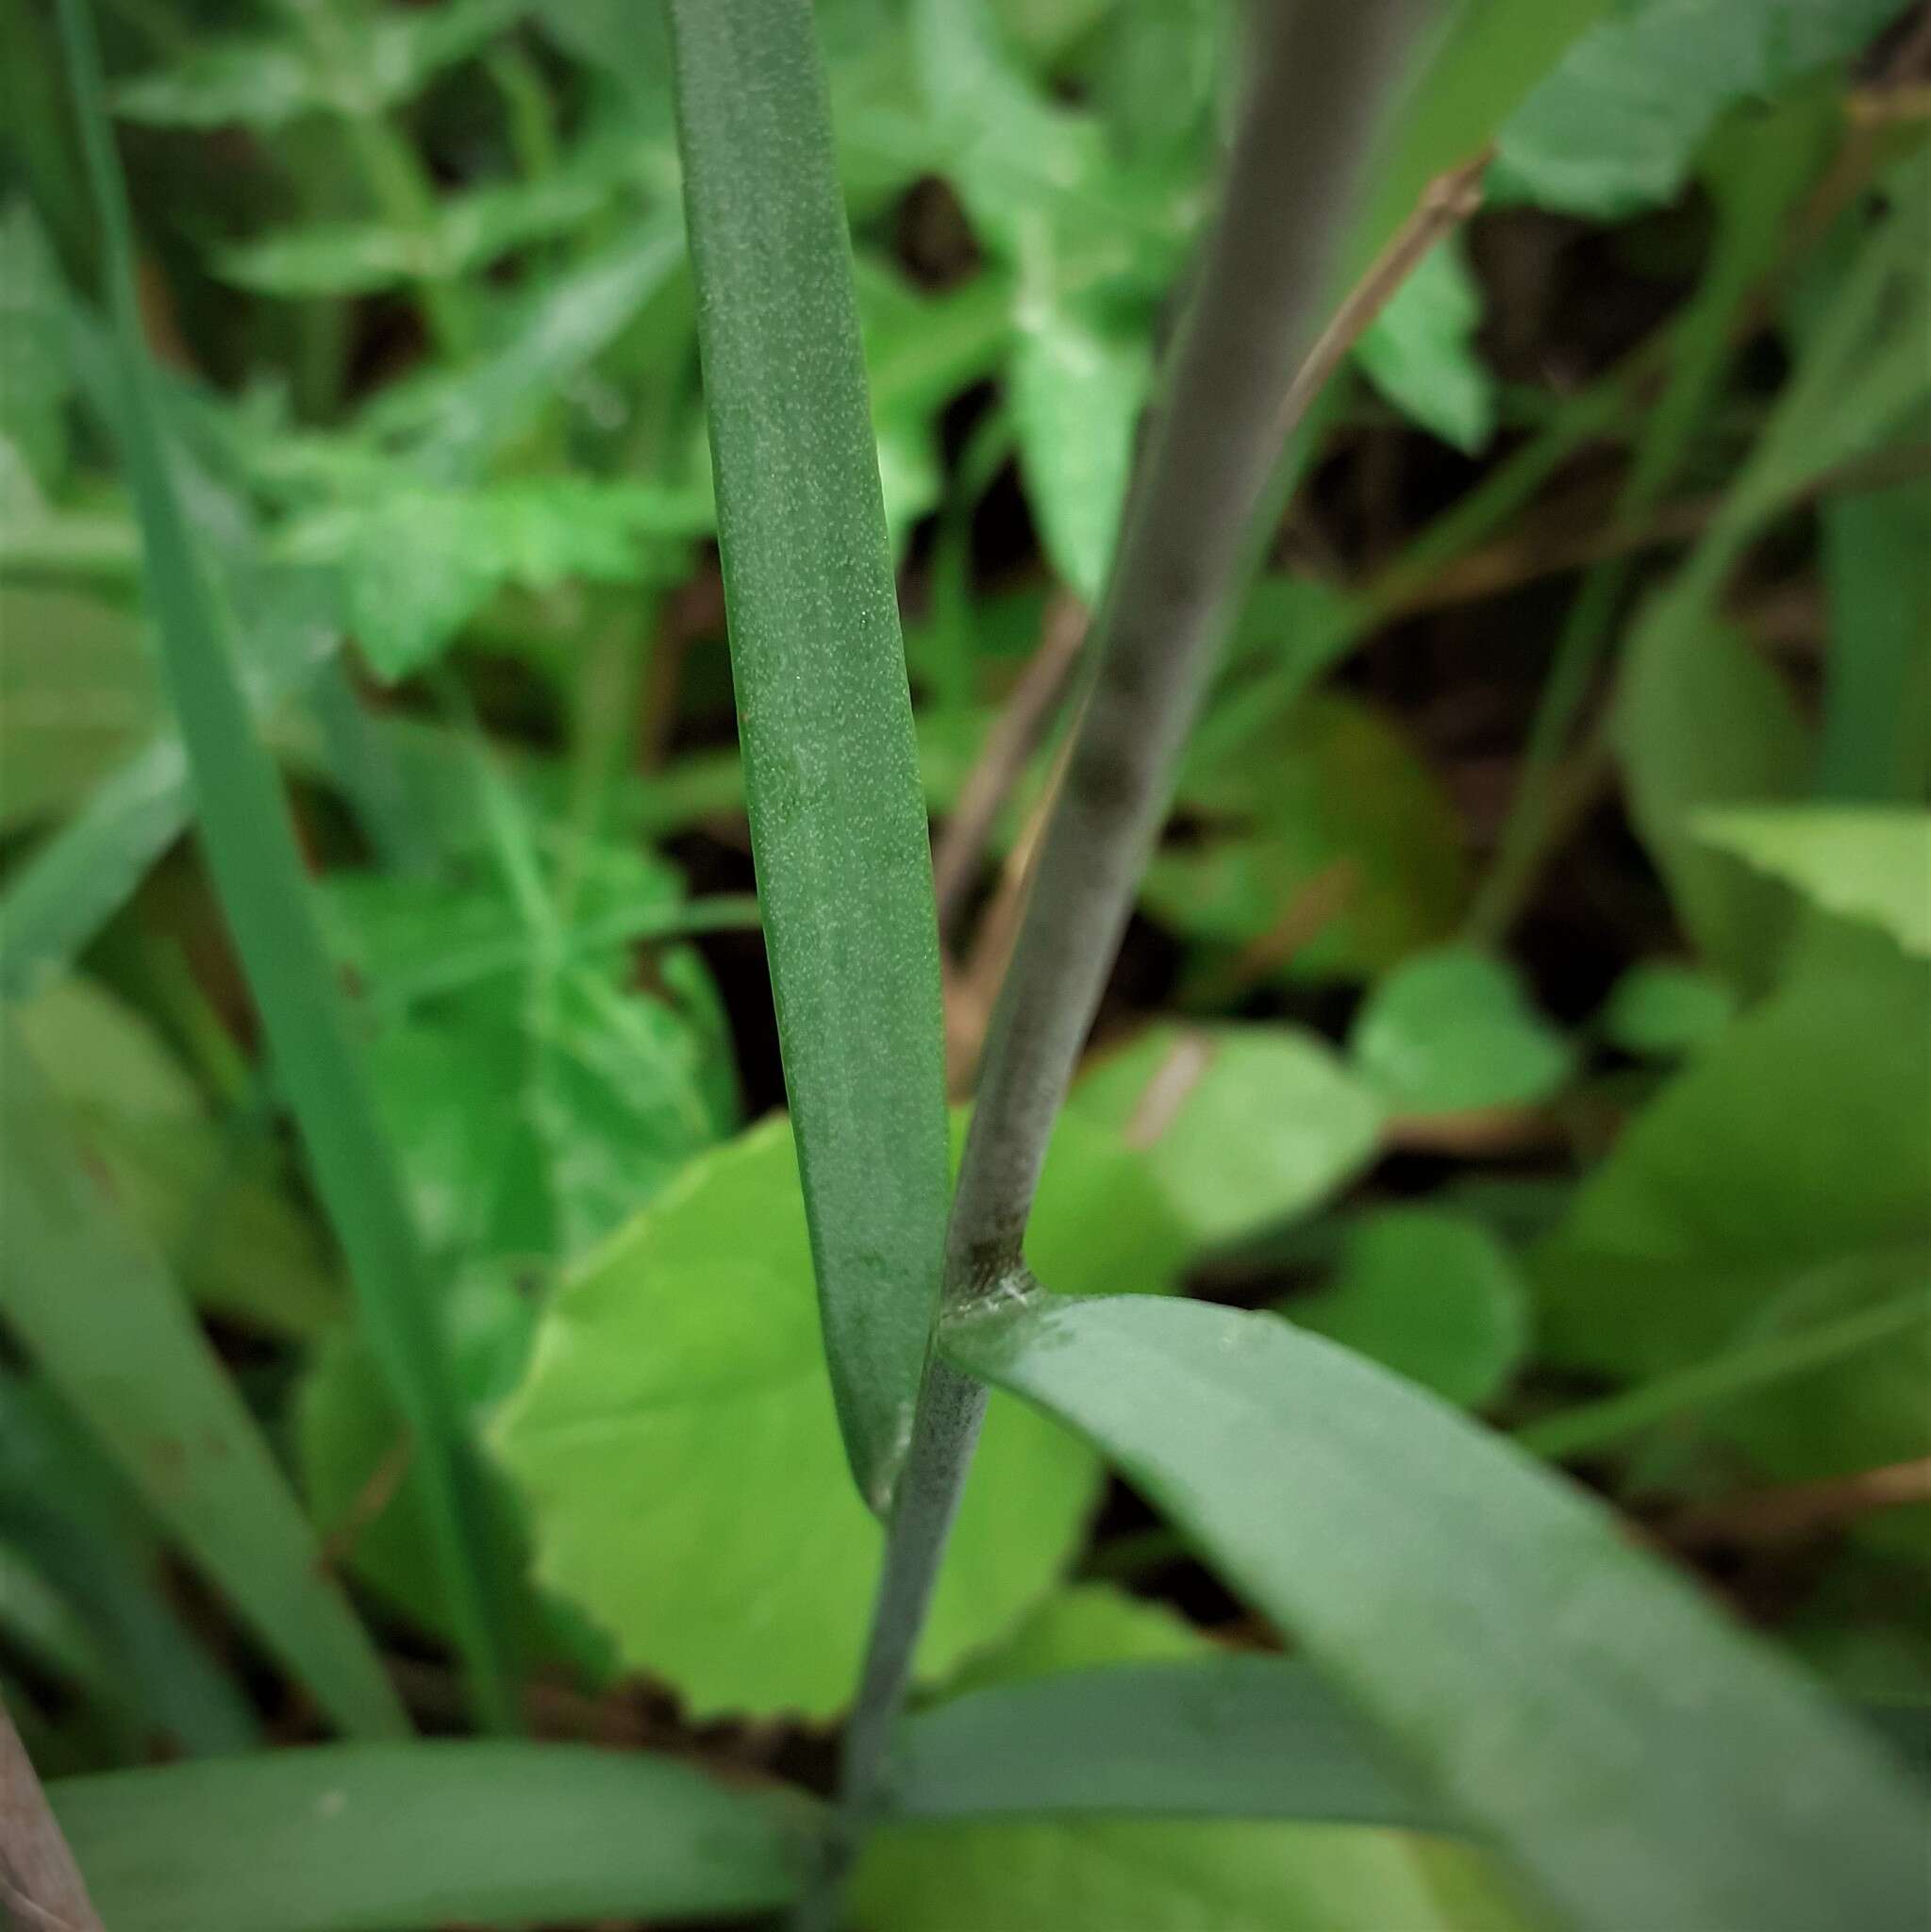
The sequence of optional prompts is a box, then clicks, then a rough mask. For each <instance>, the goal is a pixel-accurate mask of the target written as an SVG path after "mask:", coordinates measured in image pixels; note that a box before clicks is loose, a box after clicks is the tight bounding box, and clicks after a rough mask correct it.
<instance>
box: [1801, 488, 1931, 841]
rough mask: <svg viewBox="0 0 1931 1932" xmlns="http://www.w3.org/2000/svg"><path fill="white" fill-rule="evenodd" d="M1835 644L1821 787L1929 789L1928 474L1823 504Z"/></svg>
mask: <svg viewBox="0 0 1931 1932" xmlns="http://www.w3.org/2000/svg"><path fill="white" fill-rule="evenodd" d="M1820 517H1821V521H1822V525H1823V533H1822V534H1823V584H1824V590H1825V592H1826V594H1827V595H1828V597H1829V599H1830V649H1829V650H1828V652H1827V653H1826V654H1825V657H1824V664H1823V680H1824V695H1823V730H1822V733H1821V742H1820V744H1819V748H1818V782H1819V789H1820V790H1821V791H1823V793H1824V794H1825V795H1826V796H1829V797H1832V798H1842V799H1859V800H1862V799H1869V800H1871V801H1873V803H1877V802H1884V803H1889V802H1890V801H1892V800H1895V799H1903V798H1922V797H1923V795H1924V791H1925V788H1926V786H1927V784H1931V653H1926V651H1925V650H1924V648H1923V645H1924V639H1925V638H1926V637H1927V636H1931V575H1927V573H1926V572H1925V570H1924V569H1923V558H1924V557H1925V555H1926V554H1927V552H1931V490H1926V489H1925V487H1924V485H1923V480H1922V479H1914V480H1912V481H1911V482H1908V483H1902V484H1897V485H1895V486H1893V487H1892V488H1891V489H1889V490H1878V491H1865V492H1858V493H1857V494H1855V495H1846V496H1842V497H1834V498H1832V499H1831V500H1829V501H1828V502H1827V503H1825V504H1823V506H1821V508H1820Z"/></svg>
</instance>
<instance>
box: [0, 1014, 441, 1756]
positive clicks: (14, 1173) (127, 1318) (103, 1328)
mask: <svg viewBox="0 0 1931 1932" xmlns="http://www.w3.org/2000/svg"><path fill="white" fill-rule="evenodd" d="M0 1026H4V1031H0V1184H4V1188H5V1192H6V1197H7V1208H8V1224H7V1241H6V1243H5V1246H4V1249H0V1281H4V1282H5V1284H6V1314H7V1318H8V1324H10V1325H11V1326H12V1328H13V1329H14V1330H15V1332H16V1333H18V1334H19V1336H20V1337H21V1339H22V1340H23V1341H25V1343H26V1344H27V1346H28V1347H29V1348H30V1349H31V1350H32V1352H33V1354H34V1355H35V1357H37V1358H38V1360H39V1361H40V1363H41V1365H42V1369H43V1370H44V1371H45V1373H46V1374H47V1376H48V1378H49V1379H50V1380H51V1381H52V1382H53V1383H54V1384H55V1386H56V1387H57V1388H58V1390H59V1391H60V1392H61V1393H62V1394H63V1395H64V1396H65V1397H66V1398H67V1400H68V1402H69V1403H70V1404H71V1405H72V1406H73V1407H74V1408H75V1410H76V1411H77V1412H78V1413H79V1414H80V1415H81V1416H82V1417H83V1418H84V1419H85V1420H86V1422H87V1423H88V1424H89V1426H90V1427H91V1428H92V1430H93V1432H94V1434H95V1435H96V1437H97V1438H98V1439H99V1440H100V1441H101V1443H102V1444H103V1445H104V1446H105V1447H106V1448H107V1449H108V1451H109V1453H110V1454H111V1455H112V1456H113V1457H114V1458H115V1460H116V1461H117V1462H118V1463H119V1464H120V1465H121V1468H122V1470H123V1472H124V1473H125V1474H126V1475H127V1476H128V1477H129V1479H130V1480H131V1481H132V1482H133V1484H134V1486H135V1487H136V1488H137V1489H139V1490H140V1491H141V1493H142V1494H143V1495H144V1496H145V1497H146V1498H147V1500H148V1502H149V1504H150V1505H151V1506H152V1507H153V1508H154V1510H155V1512H156V1514H157V1515H158V1517H159V1518H160V1519H161V1521H162V1522H164V1523H166V1524H168V1525H169V1527H170V1528H171V1529H172V1530H173V1532H174V1533H175V1535H176V1536H178V1537H179V1538H180V1540H181V1541H182V1542H183V1543H184V1544H185V1545H186V1546H187V1547H188V1549H189V1550H191V1552H192V1553H193V1555H194V1557H195V1558H196V1559H197V1560H198V1561H199V1562H200V1563H201V1564H202V1565H203V1566H204V1567H205V1568H206V1569H207V1570H208V1574H210V1575H211V1576H212V1577H213V1578H214V1579H215V1581H216V1582H217V1583H219V1584H220V1585H221V1587H222V1589H223V1590H224V1591H226V1592H227V1594H228V1595H229V1596H231V1597H232V1598H233V1599H234V1601H235V1603H236V1604H237V1606H238V1607H240V1608H241V1611H242V1613H243V1614H244V1615H245V1616H246V1617H247V1618H248V1619H249V1621H250V1622H251V1623H252V1624H254V1625H255V1627H256V1630H257V1632H258V1635H259V1636H260V1638H261V1640H262V1641H263V1642H264V1643H266V1644H267V1645H268V1646H269V1648H270V1649H271V1650H274V1651H275V1652H276V1653H278V1654H279V1655H280V1656H281V1657H284V1658H285V1659H286V1660H287V1662H288V1664H289V1666H290V1668H291V1669H292V1670H293V1671H294V1672H295V1674H297V1675H298V1676H299V1677H300V1678H301V1679H302V1680H303V1681H304V1682H305V1683H306V1684H308V1686H309V1687H310V1688H311V1689H312V1690H313V1691H314V1692H315V1694H316V1695H317V1696H318V1697H319V1698H320V1699H321V1700H322V1702H323V1704H324V1706H325V1707H326V1708H327V1710H328V1711H329V1713H330V1714H331V1715H332V1716H333V1717H334V1718H335V1719H336V1721H337V1722H338V1723H339V1724H341V1725H342V1727H343V1728H344V1729H345V1730H349V1731H352V1732H358V1733H361V1734H363V1735H365V1736H374V1737H381V1736H386V1735H391V1734H393V1733H395V1732H398V1731H401V1730H403V1729H405V1728H406V1724H405V1720H404V1718H403V1713H402V1707H401V1706H400V1704H399V1703H398V1702H397V1700H396V1696H395V1692H394V1690H393V1689H392V1687H391V1684H390V1682H389V1679H388V1676H387V1675H386V1674H385V1673H384V1671H383V1668H382V1661H381V1659H380V1658H379V1657H377V1656H376V1654H375V1649H374V1648H373V1646H372V1645H371V1644H370V1642H369V1640H368V1638H367V1636H366V1635H365V1634H364V1632H363V1630H362V1628H361V1626H360V1624H358V1623H357V1621H356V1619H355V1615H354V1613H353V1612H352V1611H351V1610H350V1608H349V1607H348V1604H347V1602H346V1600H345V1599H344V1598H343V1597H342V1595H341V1591H340V1590H339V1589H338V1588H337V1587H336V1585H335V1583H334V1581H333V1579H332V1578H330V1577H329V1575H328V1574H327V1573H326V1571H325V1569H324V1568H323V1567H322V1561H321V1555H320V1552H319V1550H318V1548H317V1546H316V1542H315V1539H314V1537H313V1535H312V1534H311V1532H310V1530H309V1527H308V1522H307V1519H306V1518H305V1517H304V1516H303V1514H302V1511H301V1507H300V1506H299V1505H298V1504H297V1503H296V1501H295V1498H294V1496H293V1494H292V1493H291V1491H290V1490H289V1488H288V1485H287V1483H286V1482H285V1481H284V1480H283V1477H282V1475H281V1473H280V1471H279V1470H278V1469H276V1467H275V1462H274V1459H273V1458H272V1457H270V1455H269V1453H268V1450H267V1447H266V1446H265V1444H264V1443H263V1442H262V1441H261V1438H260V1436H259V1435H258V1433H257V1431H256V1428H255V1424H254V1422H253V1420H252V1419H251V1418H250V1416H249V1414H248V1411H247V1410H246V1409H245V1408H244V1407H242V1405H241V1399H240V1397H239V1396H237V1395H236V1393H235V1391H234V1388H233V1386H232V1385H231V1384H230V1383H229V1381H228V1380H227V1378H226V1376H225V1374H223V1373H222V1370H221V1366H220V1364H219V1363H218V1362H217V1361H216V1360H215V1359H214V1357H213V1355H212V1354H211V1353H210V1351H209V1349H208V1344H207V1343H206V1342H205V1341H203V1340H202V1338H201V1335H200V1333H199V1331H198V1330H197V1329H196V1327H195V1325H194V1322H193V1319H192V1317H191V1315H190V1314H189V1312H188V1309H187V1306H186V1304H185V1303H184V1302H183V1300H182V1299H181V1297H180V1295H179V1294H178V1293H177V1291H175V1286H174V1284H173V1283H172V1282H171V1281H169V1280H168V1278H167V1277H166V1275H165V1274H163V1273H162V1271H161V1268H160V1266H159V1264H158V1262H157V1261H156V1260H155V1258H154V1257H153V1256H152V1255H150V1254H149V1253H148V1252H147V1251H146V1250H145V1249H143V1248H142V1247H141V1245H140V1244H139V1243H138V1242H137V1241H135V1240H134V1238H133V1237H132V1236H131V1235H130V1234H129V1233H128V1232H127V1231H126V1230H125V1228H124V1226H123V1225H122V1224H121V1222H120V1220H119V1218H118V1217H117V1216H116V1214H115V1213H114V1211H113V1209H112V1208H111V1206H110V1205H109V1204H108V1202H107V1200H106V1199H105V1198H104V1197H103V1195H102V1193H101V1191H100V1190H99V1189H98V1187H96V1186H95V1184H94V1183H93V1181H92V1179H91V1178H90V1176H89V1174H88V1173H87V1171H86V1169H85V1168H84V1167H83V1165H82V1155H81V1153H80V1151H79V1150H78V1149H77V1148H76V1147H75V1145H74V1144H73V1143H72V1141H71V1140H70V1139H69V1137H68V1135H67V1132H66V1127H65V1124H64V1123H63V1122H62V1121H61V1119H60V1117H59V1111H58V1108H57V1106H56V1105H55V1103H54V1100H53V1098H52V1096H51V1095H50V1094H49V1093H48V1092H47V1091H46V1087H45V1084H44V1081H43V1079H42V1075H41V1074H40V1071H39V1069H38V1068H37V1067H36V1065H35V1064H34V1061H33V1058H32V1057H31V1056H30V1055H29V1054H28V1052H27V1051H26V1049H25V1044H24V1043H23V1042H22V1041H21V1039H20V1035H19V1032H18V1029H17V1028H16V1027H15V1026H14V1025H13V1024H12V1023H11V1021H4V1022H0Z"/></svg>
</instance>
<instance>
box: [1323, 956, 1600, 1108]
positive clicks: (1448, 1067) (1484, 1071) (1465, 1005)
mask: <svg viewBox="0 0 1931 1932" xmlns="http://www.w3.org/2000/svg"><path fill="white" fill-rule="evenodd" d="M1348 1046H1349V1051H1350V1052H1351V1054H1352V1055H1353V1057H1354V1059H1355V1063H1356V1065H1357V1067H1358V1068H1359V1069H1360V1072H1361V1074H1362V1075H1363V1076H1364V1077H1365V1078H1366V1079H1367V1080H1368V1081H1370V1082H1371V1083H1372V1084H1373V1087H1374V1088H1375V1089H1376V1091H1378V1092H1379V1093H1380V1094H1381V1096H1382V1098H1383V1100H1384V1101H1385V1102H1386V1103H1387V1104H1388V1106H1389V1107H1390V1108H1391V1109H1393V1110H1394V1111H1396V1112H1398V1113H1403V1114H1440V1113H1469V1112H1473V1111H1474V1110H1476V1109H1478V1108H1502V1107H1527V1106H1533V1105H1534V1104H1535V1103H1536V1102H1538V1101H1542V1100H1547V1099H1548V1098H1549V1097H1550V1096H1551V1095H1552V1094H1554V1093H1556V1091H1558V1090H1559V1089H1560V1088H1561V1086H1562V1084H1563V1082H1564V1081H1565V1080H1567V1079H1568V1077H1569V1075H1570V1073H1571V1071H1572V1070H1573V1066H1574V1063H1575V1055H1574V1052H1573V1049H1572V1048H1571V1046H1570V1044H1569V1042H1568V1041H1566V1040H1564V1039H1563V1038H1562V1036H1561V1035H1560V1034H1559V1033H1558V1032H1556V1029H1555V1027H1553V1026H1552V1025H1550V1024H1549V1023H1548V1022H1547V1021H1546V1020H1544V1019H1543V1018H1542V1016H1541V1015H1540V1013H1538V1012H1537V1011H1536V1009H1535V1008H1534V1006H1533V1005H1531V1004H1530V1001H1529V997H1528V993H1527V991H1526V990H1525V989H1524V987H1523V983H1522V979H1521V977H1520V975H1519V974H1517V973H1516V972H1515V970H1514V969H1513V968H1512V967H1510V966H1508V965H1507V964H1506V963H1505V962H1504V961H1502V960H1500V959H1494V958H1490V957H1489V956H1488V955H1487V954H1484V953H1478V952H1474V951H1473V950H1471V949H1470V948H1467V947H1463V946H1452V947H1447V948H1444V949H1443V950H1442V951H1440V952H1436V953H1424V954H1421V955H1419V956H1417V957H1416V958H1412V959H1409V960H1407V962H1406V963H1405V964H1403V965H1401V966H1398V967H1396V968H1395V970H1394V971H1393V972H1392V973H1390V974H1389V975H1388V977H1387V978H1386V979H1384V980H1382V981H1381V982H1380V984H1379V985H1377V986H1376V987H1375V988H1374V990H1373V991H1372V992H1371V993H1370V994H1369V995H1368V998H1367V1001H1366V1002H1365V1004H1364V1005H1363V1006H1362V1008H1361V1010H1360V1012H1359V1013H1358V1014H1357V1016H1356V1019H1355V1024H1354V1030H1353V1032H1352V1033H1351V1034H1350V1035H1349V1039H1348Z"/></svg>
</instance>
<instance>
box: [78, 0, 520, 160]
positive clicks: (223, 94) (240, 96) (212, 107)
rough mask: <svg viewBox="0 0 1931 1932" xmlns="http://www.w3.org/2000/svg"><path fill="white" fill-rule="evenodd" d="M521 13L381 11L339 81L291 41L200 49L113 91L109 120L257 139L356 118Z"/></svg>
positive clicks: (514, 3)
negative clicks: (325, 119)
mask: <svg viewBox="0 0 1931 1932" xmlns="http://www.w3.org/2000/svg"><path fill="white" fill-rule="evenodd" d="M528 10H529V0H445V4H443V5H441V6H438V7H408V8H406V7H382V8H377V9H376V10H375V17H374V19H373V20H371V21H370V22H369V23H368V24H367V25H366V26H363V27H361V28H359V30H358V36H357V43H356V49H355V52H356V57H357V58H356V59H355V61H354V63H353V65H352V66H350V67H347V68H345V69H344V70H342V71H336V70H334V69H331V68H329V67H327V66H325V65H324V64H323V63H322V61H320V60H319V59H318V58H316V56H315V54H314V53H313V51H312V50H311V48H310V47H309V46H308V44H307V43H306V42H304V41H302V40H301V39H298V38H296V37H295V36H294V35H293V34H292V33H291V34H290V35H288V36H286V37H284V36H282V35H275V34H262V35H254V36H243V35H235V36H233V37H232V38H229V39H225V40H206V41H202V42H199V43H198V44H197V45H195V46H194V47H193V48H192V50H191V52H189V53H188V54H186V55H184V56H183V57H182V58H181V59H180V60H178V61H177V62H175V64H174V65H173V66H170V67H163V68H158V69H156V70H154V71H153V72H152V73H148V74H143V75H137V76H136V77H135V78H134V79H132V80H129V81H126V82H125V83H123V84H122V85H121V86H120V87H119V88H117V89H116V90H115V92H114V111H115V112H116V113H117V114H120V115H121V116H123V117H124V118H125V119H126V120H129V121H141V122H146V123H148V124H150V125H154V126H158V127H222V126H225V125H229V124H231V123H233V124H239V125H242V126H246V127H253V128H257V129H259V130H262V131H269V130H273V129H275V128H277V127H282V126H286V125H288V123H290V122H291V121H293V120H296V119H298V118H299V117H300V116H302V115H304V114H329V115H337V116H342V117H345V118H348V119H351V120H354V119H358V118H363V117H366V116H369V115H373V114H377V113H380V112H381V111H382V110H383V109H384V108H391V107H394V106H396V105H397V104H398V103H400V102H403V101H407V100H408V99H409V98H410V97H411V96H412V95H413V94H415V93H416V92H419V91H420V90H421V89H422V88H423V87H424V85H425V84H426V83H427V82H428V81H429V80H431V79H433V78H434V76H435V75H437V74H439V73H441V70H442V69H443V68H445V67H451V66H454V65H455V64H456V63H457V62H458V60H466V59H468V58H470V56H471V55H473V54H475V53H477V52H479V51H480V50H481V49H482V48H483V47H485V46H487V45H488V44H489V42H491V41H492V40H493V39H495V37H496V36H497V34H499V33H501V32H502V31H503V29H504V28H505V27H507V26H508V25H510V24H511V23H512V22H513V21H515V20H517V19H519V18H520V17H521V16H522V15H523V14H524V13H525V12H527V11H528Z"/></svg>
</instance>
